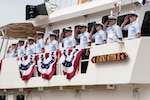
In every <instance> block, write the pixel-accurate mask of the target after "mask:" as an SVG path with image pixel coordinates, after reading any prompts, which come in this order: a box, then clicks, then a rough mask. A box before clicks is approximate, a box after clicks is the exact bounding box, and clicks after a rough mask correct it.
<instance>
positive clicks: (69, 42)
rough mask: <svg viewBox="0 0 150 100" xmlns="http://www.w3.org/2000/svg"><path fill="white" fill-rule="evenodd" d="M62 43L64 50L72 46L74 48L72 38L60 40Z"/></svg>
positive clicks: (74, 43) (74, 41)
mask: <svg viewBox="0 0 150 100" xmlns="http://www.w3.org/2000/svg"><path fill="white" fill-rule="evenodd" d="M62 43H63V44H64V49H69V48H71V47H73V46H76V40H75V39H74V37H73V36H69V37H65V38H64V39H63V40H62Z"/></svg>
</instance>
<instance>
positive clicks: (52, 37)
mask: <svg viewBox="0 0 150 100" xmlns="http://www.w3.org/2000/svg"><path fill="white" fill-rule="evenodd" d="M56 37H57V34H56V33H53V32H49V37H47V38H46V40H45V45H47V46H48V47H49V52H54V51H56V50H58V48H59V46H58V41H57V40H56Z"/></svg>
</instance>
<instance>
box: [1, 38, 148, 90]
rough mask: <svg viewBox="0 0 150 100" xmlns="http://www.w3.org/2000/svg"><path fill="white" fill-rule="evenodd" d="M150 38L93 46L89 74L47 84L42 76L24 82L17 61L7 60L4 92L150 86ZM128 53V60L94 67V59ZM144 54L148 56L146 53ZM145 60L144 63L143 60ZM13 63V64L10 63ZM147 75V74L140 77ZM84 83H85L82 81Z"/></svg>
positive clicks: (4, 70)
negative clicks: (34, 88) (6, 90)
mask: <svg viewBox="0 0 150 100" xmlns="http://www.w3.org/2000/svg"><path fill="white" fill-rule="evenodd" d="M149 42H150V38H146V37H145V38H144V37H143V38H141V39H135V40H130V41H125V43H124V44H118V43H111V44H106V45H100V46H93V47H91V54H90V59H89V65H88V69H87V73H86V74H77V75H76V76H75V77H74V78H73V79H71V80H70V81H69V80H67V79H66V78H65V76H64V75H62V74H61V73H60V74H58V75H54V76H53V77H52V79H51V80H49V81H47V80H44V79H42V78H41V77H32V78H31V79H30V80H29V81H27V82H25V81H22V80H21V78H20V73H19V70H18V65H17V60H16V59H15V58H7V59H4V60H3V64H2V69H1V75H0V89H7V88H8V89H11V88H30V87H53V86H74V85H75V86H76V85H103V84H130V83H136V84H142V83H150V79H149V78H148V77H146V76H149V75H150V73H149V70H150V67H149V60H148V58H149V55H150V52H148V51H150V47H149V46H148V44H146V43H149ZM120 52H126V53H127V54H128V56H129V57H128V59H127V60H126V61H117V62H105V63H99V64H98V63H97V64H93V63H92V62H91V58H92V57H93V56H99V55H105V54H113V53H120ZM143 52H144V53H143ZM143 59H144V60H143ZM8 62H9V63H8ZM140 73H144V74H140ZM81 80H82V81H81Z"/></svg>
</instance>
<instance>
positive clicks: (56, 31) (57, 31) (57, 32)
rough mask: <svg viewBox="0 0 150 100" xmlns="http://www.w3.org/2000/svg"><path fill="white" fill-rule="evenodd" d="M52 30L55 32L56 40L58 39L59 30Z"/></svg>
mask: <svg viewBox="0 0 150 100" xmlns="http://www.w3.org/2000/svg"><path fill="white" fill-rule="evenodd" d="M53 32H54V33H56V34H57V37H56V40H58V38H59V33H60V30H59V29H55V30H53Z"/></svg>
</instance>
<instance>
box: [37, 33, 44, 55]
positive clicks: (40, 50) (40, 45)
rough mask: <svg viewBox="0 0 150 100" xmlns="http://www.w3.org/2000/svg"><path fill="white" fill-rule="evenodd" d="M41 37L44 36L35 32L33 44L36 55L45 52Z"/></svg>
mask: <svg viewBox="0 0 150 100" xmlns="http://www.w3.org/2000/svg"><path fill="white" fill-rule="evenodd" d="M43 36H44V33H43V32H37V36H36V44H35V46H36V54H39V53H44V52H45V48H44V46H45V45H44V40H43Z"/></svg>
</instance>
